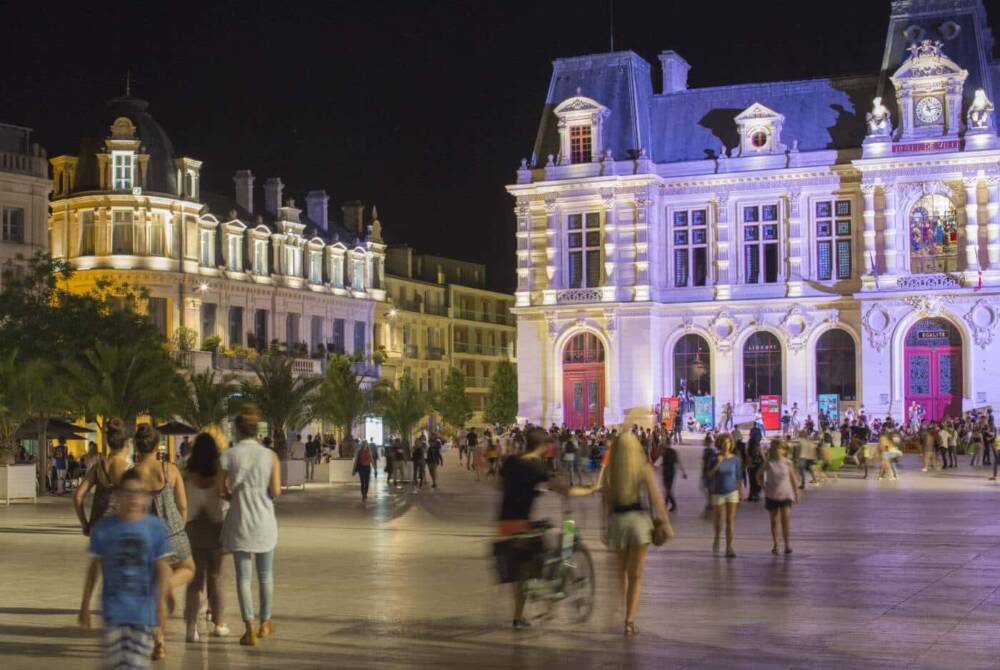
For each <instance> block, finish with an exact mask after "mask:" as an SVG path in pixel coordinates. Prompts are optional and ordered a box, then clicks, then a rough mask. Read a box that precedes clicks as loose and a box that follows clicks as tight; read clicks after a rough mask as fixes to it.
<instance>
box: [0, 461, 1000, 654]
mask: <svg viewBox="0 0 1000 670" xmlns="http://www.w3.org/2000/svg"><path fill="white" fill-rule="evenodd" d="M682 458H683V460H684V462H685V463H686V465H687V467H688V469H689V471H690V472H691V473H696V472H697V469H698V450H697V448H696V447H694V446H688V447H684V448H683V450H682ZM904 465H905V469H904V470H903V471H902V478H901V480H900V481H899V482H888V481H883V482H878V481H875V480H874V479H869V480H868V481H862V480H860V479H858V475H857V474H856V473H854V472H845V473H843V474H842V477H841V479H840V481H837V482H830V483H827V484H824V485H822V486H820V487H817V488H813V489H810V490H808V491H806V495H805V497H804V500H803V502H802V504H801V505H800V506H798V507H796V508H795V510H794V512H793V524H794V526H793V532H794V535H793V546H794V548H795V553H794V554H793V555H792V556H789V557H785V556H772V555H771V554H770V536H769V532H768V525H767V514H766V512H765V511H764V510H763V507H762V504H760V503H758V504H751V503H747V504H744V505H743V506H742V508H741V510H740V512H739V514H738V518H737V533H736V536H737V537H736V543H735V548H736V551H737V553H738V557H737V558H735V559H729V560H727V559H725V558H720V557H716V556H713V555H712V553H711V524H710V523H709V522H708V521H707V520H705V519H704V518H703V517H702V515H701V499H700V494H699V491H698V489H697V484H696V479H695V478H694V477H692V478H690V479H688V480H686V481H680V482H679V484H680V491H679V493H680V495H679V504H680V510H679V513H678V514H676V515H674V527H675V530H676V532H677V536H676V539H675V540H674V541H672V542H671V543H669V544H668V545H667V546H665V547H663V548H660V549H657V548H653V549H652V550H651V553H650V560H649V562H648V565H647V571H646V577H645V580H644V583H643V594H642V604H641V607H640V612H639V617H638V621H639V625H640V628H641V634H640V635H639V637H638V638H636V639H634V640H626V639H624V638H623V636H622V634H621V620H622V614H621V611H620V609H619V608H618V607H617V601H616V599H615V595H614V594H615V593H616V589H615V576H614V571H613V566H614V557H613V556H612V555H611V554H610V553H609V552H608V551H607V550H606V549H605V548H604V547H603V546H602V545H601V544H600V542H599V537H598V533H599V528H600V522H599V514H598V512H597V502H598V501H597V499H596V498H585V499H575V500H573V501H572V502H571V503H570V504H571V505H572V509H573V510H574V511H575V512H576V515H577V519H578V522H579V523H580V525H581V527H582V529H583V533H584V536H585V539H586V540H587V543H588V544H589V546H590V548H591V550H592V551H593V553H594V558H595V564H596V570H597V578H598V590H597V598H598V602H597V608H596V610H595V615H594V616H593V618H592V619H591V621H590V622H588V623H587V624H585V625H579V626H569V625H565V624H562V623H557V622H552V623H543V624H541V625H539V626H538V627H536V628H535V629H533V630H531V631H529V632H524V633H514V632H512V631H511V630H510V629H509V626H510V619H511V612H510V597H509V594H508V593H507V591H506V589H503V588H500V587H497V586H496V585H495V583H494V580H493V578H492V572H491V568H492V564H491V562H490V561H489V560H487V556H488V555H489V550H490V547H489V541H490V537H491V531H492V528H493V517H494V514H495V508H496V506H497V492H496V490H495V487H493V485H492V484H491V483H490V482H481V483H478V484H477V483H475V482H474V481H472V477H471V475H470V473H468V472H466V471H465V470H464V469H459V468H458V466H457V458H456V456H455V455H454V454H453V453H452V454H449V455H448V456H447V466H446V467H445V468H444V470H443V479H442V482H441V487H440V488H439V489H438V490H430V489H425V490H423V491H420V492H418V493H402V492H400V493H393V492H390V491H388V490H386V489H385V487H384V485H383V484H384V482H383V481H382V479H381V478H380V479H379V482H378V484H377V486H376V489H375V490H376V492H377V495H376V496H375V498H374V500H370V501H369V503H368V506H367V507H363V506H362V504H361V502H360V500H359V495H358V493H357V491H356V490H355V488H354V487H353V486H351V487H348V486H346V485H345V486H334V487H329V486H315V487H312V486H310V488H309V489H308V490H306V491H304V492H302V491H290V492H287V493H286V494H285V495H284V496H282V498H281V499H280V500H279V503H278V521H279V531H280V539H279V546H278V550H277V554H276V557H275V571H276V574H275V578H276V590H275V598H276V602H275V614H274V620H275V626H276V632H277V634H276V637H274V638H273V639H268V640H264V641H263V642H262V644H260V646H258V647H256V648H252V649H247V648H243V647H240V646H239V644H238V641H237V640H238V633H237V634H235V635H232V636H231V637H228V638H226V639H215V638H210V639H207V641H203V642H201V643H198V644H186V643H184V641H183V621H182V620H181V619H180V616H179V614H178V615H176V616H175V618H174V619H172V620H171V627H172V628H171V632H170V634H169V638H168V644H167V660H166V662H165V663H159V664H156V665H154V667H159V668H165V669H171V670H173V669H175V668H184V669H189V668H213V669H215V668H219V669H233V670H235V669H237V668H475V669H477V670H486V669H492V668H546V669H547V670H552V669H555V668H573V669H574V670H589V669H592V668H595V669H596V668H622V667H624V668H656V669H658V670H659V669H663V668H948V669H949V670H959V669H962V670H964V669H971V668H997V667H1000V635H997V631H998V621H1000V553H998V549H1000V514H998V511H1000V486H997V485H995V484H994V483H993V482H988V481H987V479H986V478H987V476H988V475H987V474H986V471H985V470H981V469H976V470H975V471H973V470H971V469H970V468H968V467H967V466H964V465H963V468H962V469H960V470H959V471H958V472H957V473H955V474H951V473H948V474H933V473H932V474H922V473H920V471H919V466H918V465H917V460H916V457H915V456H909V455H908V456H906V457H905V460H904ZM561 505H562V501H561V500H560V499H559V498H558V497H557V496H554V495H549V494H546V495H545V496H543V497H542V499H541V501H540V506H541V510H540V511H541V512H542V514H543V515H547V516H550V517H557V516H558V515H559V512H560V507H561ZM0 536H2V540H0V542H2V550H0V566H2V568H3V569H2V575H3V585H2V586H0V667H2V668H5V669H12V670H22V669H23V670H35V669H44V670H55V669H58V668H84V669H86V668H92V667H96V666H97V664H98V647H97V637H96V634H95V633H93V632H85V631H80V630H78V629H77V628H76V627H75V625H74V624H75V615H76V608H77V606H78V603H79V597H80V589H81V584H82V578H83V567H84V556H85V546H86V541H85V539H84V538H83V536H82V535H81V534H80V533H79V530H78V527H77V524H76V522H75V518H74V515H73V512H72V508H71V505H70V502H69V500H66V499H60V500H53V499H47V500H44V501H42V502H39V503H38V504H37V505H34V506H33V505H25V504H22V505H13V506H11V507H4V508H0ZM226 586H227V594H226V599H227V603H228V616H227V619H228V622H229V624H230V626H231V628H232V629H233V631H234V632H236V631H238V630H239V629H240V627H241V626H240V621H239V611H238V608H237V606H236V597H235V592H234V589H233V584H232V568H231V565H229V564H227V579H226ZM98 604H99V597H98V596H97V595H95V606H97V605H98ZM179 609H180V608H179Z"/></svg>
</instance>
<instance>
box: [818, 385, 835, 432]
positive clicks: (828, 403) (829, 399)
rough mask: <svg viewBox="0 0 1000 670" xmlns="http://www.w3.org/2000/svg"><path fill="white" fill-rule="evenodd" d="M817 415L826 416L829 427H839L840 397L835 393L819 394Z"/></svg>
mask: <svg viewBox="0 0 1000 670" xmlns="http://www.w3.org/2000/svg"><path fill="white" fill-rule="evenodd" d="M817 401H818V402H819V413H820V414H826V418H827V419H828V420H829V421H830V425H831V426H837V425H840V396H839V395H837V394H836V393H820V394H819V396H817Z"/></svg>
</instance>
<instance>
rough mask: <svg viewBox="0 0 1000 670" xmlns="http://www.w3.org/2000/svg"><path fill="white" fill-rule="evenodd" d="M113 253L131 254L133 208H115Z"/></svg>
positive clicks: (113, 211) (112, 232)
mask: <svg viewBox="0 0 1000 670" xmlns="http://www.w3.org/2000/svg"><path fill="white" fill-rule="evenodd" d="M111 224H112V226H111V253H113V254H131V253H133V251H132V250H133V248H134V247H133V246H132V210H130V209H115V210H112V213H111Z"/></svg>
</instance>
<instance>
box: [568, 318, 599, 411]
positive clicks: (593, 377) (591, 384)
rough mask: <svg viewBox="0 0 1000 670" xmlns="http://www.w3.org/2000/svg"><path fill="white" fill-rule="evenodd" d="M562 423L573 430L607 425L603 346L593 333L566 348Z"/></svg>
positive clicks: (579, 338)
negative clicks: (605, 423) (605, 418)
mask: <svg viewBox="0 0 1000 670" xmlns="http://www.w3.org/2000/svg"><path fill="white" fill-rule="evenodd" d="M563 422H564V423H565V424H566V426H567V427H569V428H571V429H574V430H575V429H577V428H589V427H590V426H595V425H596V426H601V425H604V345H602V344H601V341H600V340H599V339H597V336H596V335H593V334H591V333H580V334H579V335H577V336H575V337H573V339H571V340H570V341H569V342H567V343H566V347H565V348H564V349H563Z"/></svg>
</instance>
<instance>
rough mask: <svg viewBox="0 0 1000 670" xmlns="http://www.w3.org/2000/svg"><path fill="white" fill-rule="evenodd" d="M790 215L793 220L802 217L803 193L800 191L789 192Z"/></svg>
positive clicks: (792, 190)
mask: <svg viewBox="0 0 1000 670" xmlns="http://www.w3.org/2000/svg"><path fill="white" fill-rule="evenodd" d="M788 215H789V216H790V217H792V218H793V219H794V218H796V217H799V216H801V215H802V191H800V190H798V189H791V190H789V191H788Z"/></svg>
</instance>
